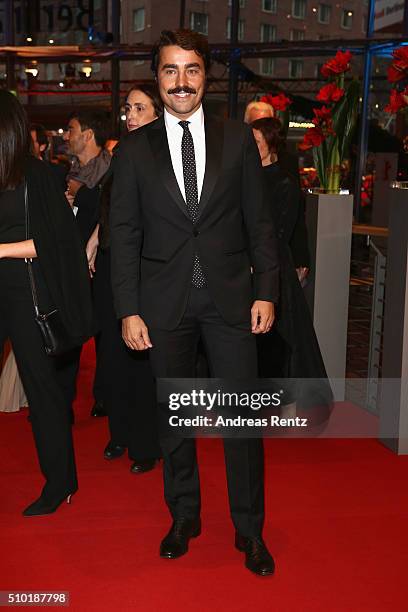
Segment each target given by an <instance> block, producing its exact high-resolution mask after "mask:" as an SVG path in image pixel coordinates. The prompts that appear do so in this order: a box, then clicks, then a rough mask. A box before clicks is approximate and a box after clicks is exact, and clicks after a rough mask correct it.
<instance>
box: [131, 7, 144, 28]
mask: <svg viewBox="0 0 408 612" xmlns="http://www.w3.org/2000/svg"><path fill="white" fill-rule="evenodd" d="M144 29H145V10H144V7H143V8H138V9H136V10H134V11H133V31H134V32H141V31H142V30H144Z"/></svg>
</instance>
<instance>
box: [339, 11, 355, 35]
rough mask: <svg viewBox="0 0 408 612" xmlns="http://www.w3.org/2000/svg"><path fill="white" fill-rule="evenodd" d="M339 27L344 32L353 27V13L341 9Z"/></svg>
mask: <svg viewBox="0 0 408 612" xmlns="http://www.w3.org/2000/svg"><path fill="white" fill-rule="evenodd" d="M341 27H342V28H343V29H344V30H351V28H352V27H353V11H350V9H343V11H342V13H341Z"/></svg>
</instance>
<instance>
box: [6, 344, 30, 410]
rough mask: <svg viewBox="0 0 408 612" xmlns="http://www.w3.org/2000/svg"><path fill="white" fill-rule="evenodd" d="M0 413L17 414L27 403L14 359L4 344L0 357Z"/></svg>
mask: <svg viewBox="0 0 408 612" xmlns="http://www.w3.org/2000/svg"><path fill="white" fill-rule="evenodd" d="M2 361H3V368H2V369H1V367H0V412H18V411H19V410H20V408H27V407H28V402H27V397H26V394H25V391H24V387H23V383H22V382H21V378H20V376H19V374H18V370H17V364H16V358H15V357H14V353H13V351H12V350H11V347H10V346H9V343H8V342H6V343H5V350H4V354H3V355H0V366H1V362H2Z"/></svg>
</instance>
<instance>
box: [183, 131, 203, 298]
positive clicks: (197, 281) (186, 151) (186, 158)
mask: <svg viewBox="0 0 408 612" xmlns="http://www.w3.org/2000/svg"><path fill="white" fill-rule="evenodd" d="M189 123H190V122H189V121H180V122H179V124H180V125H181V127H182V128H183V138H182V140H181V158H182V161H183V176H184V189H185V192H186V205H187V210H188V214H189V215H190V217H191V221H192V222H193V225H194V224H195V222H196V221H197V219H198V189H197V170H196V161H195V152H194V142H193V137H192V135H191V132H190V128H189V127H188V124H189ZM191 282H192V284H193V285H194V287H197V288H198V289H201V288H202V287H204V286H205V284H206V283H205V276H204V272H203V270H202V268H201V264H200V260H199V258H198V255H197V253H196V254H195V256H194V267H193V278H192V280H191Z"/></svg>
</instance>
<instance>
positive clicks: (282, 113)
mask: <svg viewBox="0 0 408 612" xmlns="http://www.w3.org/2000/svg"><path fill="white" fill-rule="evenodd" d="M259 102H266V103H267V104H270V105H271V106H272V108H273V110H274V111H275V115H276V116H277V117H278V119H280V121H281V123H282V127H283V129H284V130H285V132H287V131H288V129H289V106H290V105H291V104H292V100H291V99H290V98H288V97H287V96H286V95H285V94H284V93H283V92H282V91H280V92H279V93H278V94H276V95H272V94H270V93H268V94H265V95H263V96H262V97H261V98H260V99H259Z"/></svg>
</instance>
